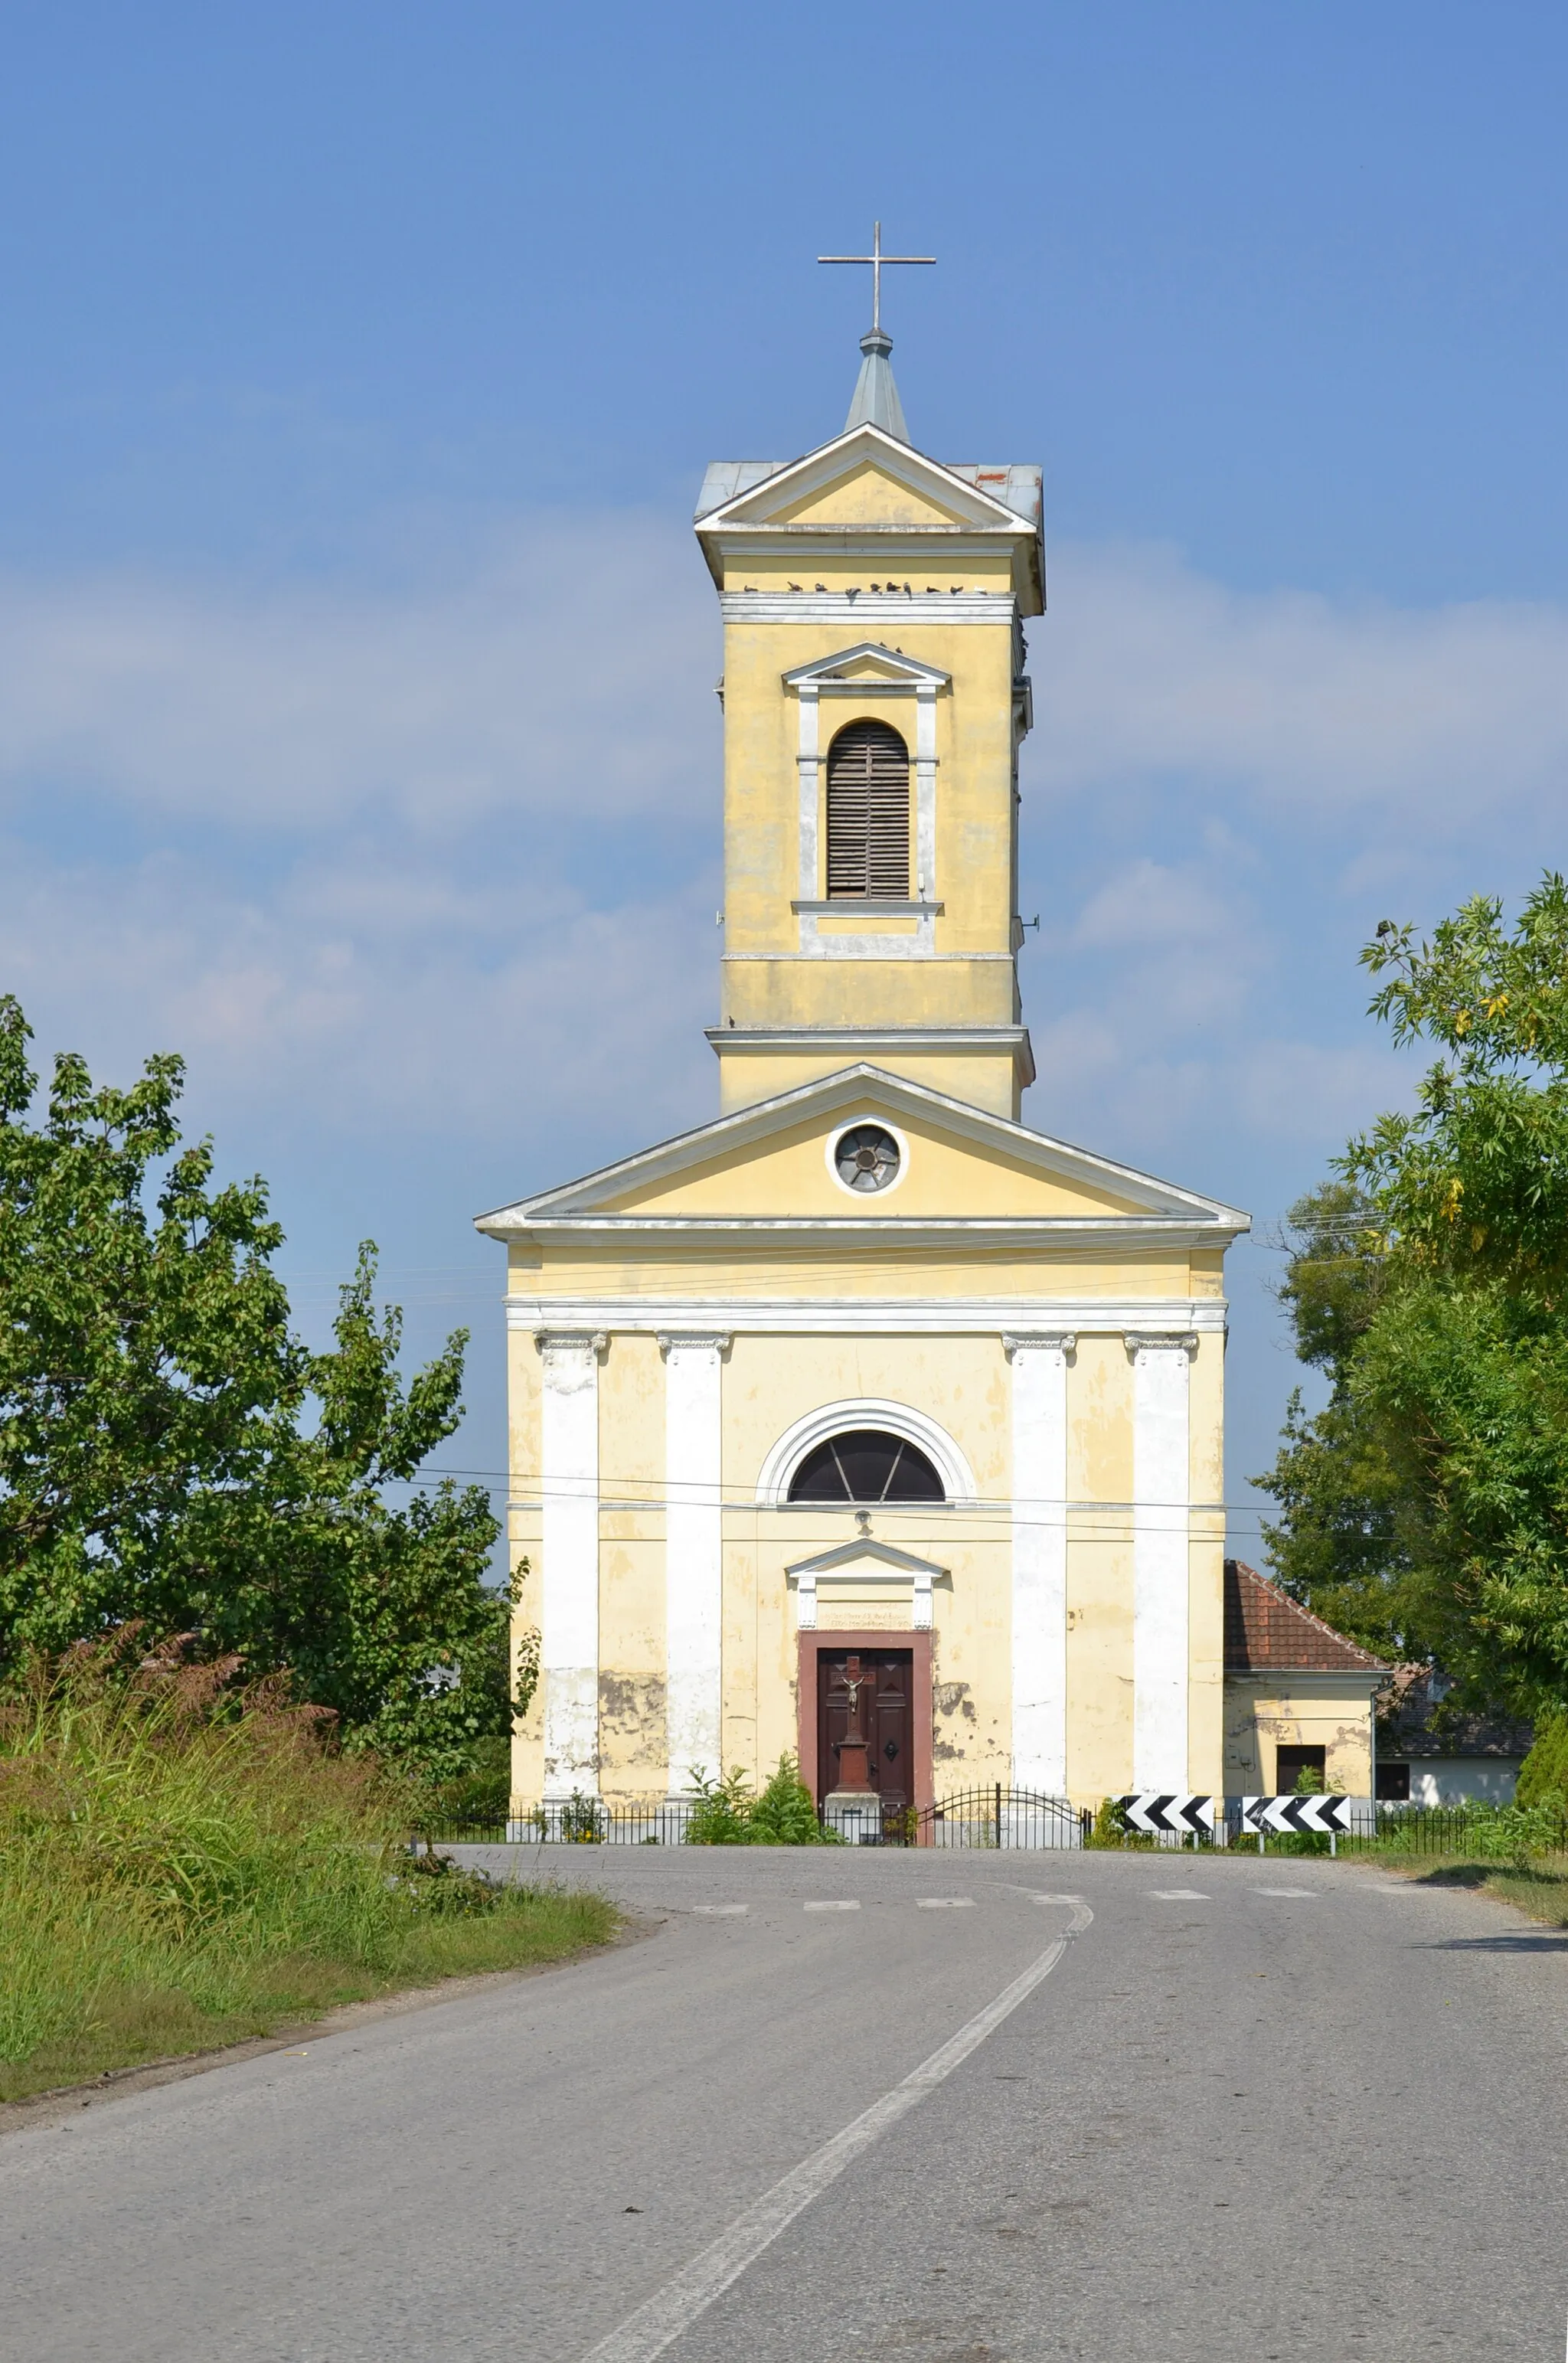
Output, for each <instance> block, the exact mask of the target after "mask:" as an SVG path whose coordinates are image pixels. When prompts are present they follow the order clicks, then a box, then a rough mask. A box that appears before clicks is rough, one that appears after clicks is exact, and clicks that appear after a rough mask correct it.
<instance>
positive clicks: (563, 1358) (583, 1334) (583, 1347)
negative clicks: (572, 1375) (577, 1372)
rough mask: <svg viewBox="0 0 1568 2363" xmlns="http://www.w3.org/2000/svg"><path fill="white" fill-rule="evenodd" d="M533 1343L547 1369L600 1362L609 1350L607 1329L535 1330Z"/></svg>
mask: <svg viewBox="0 0 1568 2363" xmlns="http://www.w3.org/2000/svg"><path fill="white" fill-rule="evenodd" d="M534 1343H535V1345H536V1348H538V1352H539V1359H540V1360H541V1361H542V1362H544V1364H545V1365H546V1367H547V1369H548V1368H549V1367H551V1366H552V1365H555V1366H559V1365H561V1364H563V1363H568V1362H573V1361H576V1362H589V1361H594V1362H602V1360H603V1359H604V1357H605V1355H606V1354H607V1353H608V1352H609V1350H610V1333H609V1331H608V1330H607V1329H536V1330H535V1332H534Z"/></svg>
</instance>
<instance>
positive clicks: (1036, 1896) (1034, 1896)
mask: <svg viewBox="0 0 1568 2363" xmlns="http://www.w3.org/2000/svg"><path fill="white" fill-rule="evenodd" d="M1008 1887H1009V1892H1010V1894H1013V1895H1027V1896H1028V1898H1029V1900H1030V1902H1031V1903H1082V1902H1083V1900H1084V1899H1083V1897H1082V1896H1081V1895H1042V1893H1041V1892H1040V1890H1039V1889H1038V1888H1037V1887H1014V1886H1013V1885H1012V1883H1011V1881H1009V1882H1008Z"/></svg>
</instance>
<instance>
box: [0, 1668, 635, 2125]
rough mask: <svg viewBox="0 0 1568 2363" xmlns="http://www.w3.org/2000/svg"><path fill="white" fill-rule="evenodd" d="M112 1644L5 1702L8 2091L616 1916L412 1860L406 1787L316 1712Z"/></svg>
mask: <svg viewBox="0 0 1568 2363" xmlns="http://www.w3.org/2000/svg"><path fill="white" fill-rule="evenodd" d="M124 1657H125V1644H124V1643H123V1642H122V1643H121V1644H120V1645H119V1647H111V1648H107V1649H104V1650H98V1651H92V1650H85V1649H83V1650H78V1651H74V1652H72V1654H71V1655H70V1656H69V1657H68V1658H67V1659H65V1660H63V1661H62V1662H58V1663H55V1664H52V1665H39V1666H37V1667H35V1668H34V1669H33V1670H31V1672H30V1673H29V1674H28V1677H27V1678H26V1680H25V1681H24V1682H23V1684H22V1686H21V1687H20V1688H19V1689H18V1690H17V1691H15V1692H12V1693H11V1694H10V1695H9V1696H8V1697H7V1698H6V1700H5V1701H4V1702H3V1703H0V2099H4V2098H12V2097H15V2096H16V2095H17V2093H18V2092H20V2091H28V2090H37V2089H39V2086H40V2084H44V2083H47V2082H49V2081H50V2080H55V2081H65V2080H70V2079H71V2078H72V2076H75V2075H79V2074H93V2073H97V2072H100V2071H101V2069H104V2068H105V2067H113V2066H118V2065H122V2064H130V2063H133V2062H134V2061H135V2060H137V2059H138V2058H148V2057H156V2056H160V2054H162V2053H166V2052H178V2051H182V2050H190V2049H192V2048H198V2047H202V2046H203V2045H204V2044H207V2043H217V2042H223V2041H226V2040H228V2039H231V2038H232V2037H233V2036H236V2035H240V2034H247V2033H256V2032H261V2031H264V2030H265V2028H266V2027H268V2026H269V2025H272V2024H275V2023H277V2022H278V2021H279V2020H280V2019H281V2018H286V2017H288V2016H290V2015H291V2014H301V2013H307V2012H309V2011H312V2010H317V2009H320V2008H322V2007H324V2006H326V2004H327V2003H329V2002H334V2001H337V2000H347V1999H350V1998H353V1997H356V1996H359V1995H364V1994H367V1993H373V1992H376V1991H385V1990H387V1989H388V1988H390V1987H392V1986H395V1985H406V1984H409V1983H418V1982H422V1981H424V1980H426V1979H433V1978H436V1977H440V1976H443V1975H448V1974H451V1973H452V1972H454V1971H460V1970H465V1969H490V1968H502V1967H506V1966H510V1965H512V1964H513V1963H515V1962H518V1961H525V1960H535V1959H547V1958H558V1957H559V1956H560V1955H561V1954H563V1953H566V1952H569V1951H571V1950H573V1949H575V1948H576V1947H579V1946H581V1945H584V1944H589V1943H595V1942H602V1941H603V1940H604V1939H605V1938H606V1937H607V1936H609V1935H610V1934H611V1933H612V1931H613V1926H614V1921H615V1915H614V1914H613V1911H612V1909H611V1907H610V1906H609V1905H608V1904H607V1903H604V1902H603V1901H602V1899H600V1898H597V1897H591V1896H589V1897H582V1896H568V1895H563V1894H556V1893H550V1892H546V1893H540V1892H534V1893H532V1894H529V1893H527V1892H522V1891H507V1892H504V1893H502V1894H492V1893H491V1892H487V1891H485V1890H483V1889H482V1888H480V1887H479V1886H478V1885H477V1884H476V1883H475V1882H472V1881H468V1880H461V1879H457V1880H453V1879H449V1878H448V1879H440V1878H435V1879H432V1878H429V1877H413V1876H410V1875H409V1869H408V1858H407V1856H406V1854H405V1853H404V1852H403V1847H402V1839H403V1831H404V1830H405V1828H406V1826H407V1813H406V1801H405V1799H404V1798H403V1796H402V1795H401V1794H400V1792H399V1791H398V1789H397V1788H396V1787H395V1785H393V1784H392V1782H390V1781H388V1780H387V1779H386V1778H385V1776H384V1775H382V1774H381V1772H380V1770H379V1769H378V1768H377V1767H376V1766H374V1765H373V1764H371V1763H369V1762H366V1761H365V1760H363V1759H359V1760H355V1759H352V1758H345V1757H343V1756H342V1755H340V1754H338V1753H337V1752H336V1750H335V1749H334V1748H333V1747H331V1745H330V1744H329V1736H324V1732H323V1729H322V1726H321V1724H320V1721H319V1719H318V1718H317V1717H315V1715H313V1714H311V1713H310V1712H309V1711H308V1710H304V1711H302V1710H299V1709H296V1708H291V1707H289V1706H288V1705H287V1704H286V1703H285V1702H284V1701H283V1699H282V1696H281V1694H280V1693H279V1692H278V1691H277V1690H276V1689H275V1688H271V1687H268V1686H266V1685H263V1686H260V1687H257V1688H252V1689H251V1690H249V1691H248V1692H241V1693H238V1694H234V1693H232V1692H229V1691H228V1689H227V1688H226V1677H228V1676H229V1675H230V1674H231V1673H232V1670H233V1669H232V1668H231V1667H220V1668H197V1667H192V1666H189V1665H186V1664H184V1663H183V1662H182V1660H181V1659H180V1658H179V1656H178V1655H177V1654H175V1653H171V1652H166V1653H163V1654H162V1655H160V1656H157V1657H154V1658H153V1659H149V1660H148V1661H146V1662H145V1663H144V1664H142V1665H141V1666H139V1667H138V1668H135V1669H134V1670H127V1667H126V1666H125V1664H124V1662H123V1661H124Z"/></svg>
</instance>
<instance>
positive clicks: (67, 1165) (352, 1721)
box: [0, 996, 527, 1777]
mask: <svg viewBox="0 0 1568 2363" xmlns="http://www.w3.org/2000/svg"><path fill="white" fill-rule="evenodd" d="M30 1039H31V1035H30V1030H29V1028H28V1025H27V1023H26V1020H25V1018H24V1016H23V1014H22V1011H21V1009H20V1007H19V1006H18V1005H17V1003H16V1001H15V1000H13V999H11V998H10V997H9V996H6V997H4V998H0V1672H3V1671H4V1670H6V1669H7V1668H15V1667H16V1665H17V1663H18V1662H19V1661H20V1660H21V1659H24V1658H25V1657H27V1656H28V1654H30V1653H32V1652H36V1651H40V1650H41V1651H52V1650H58V1649H61V1648H62V1647H66V1646H67V1645H69V1644H70V1643H72V1642H73V1641H76V1640H79V1639H84V1638H88V1637H91V1636H96V1635H101V1634H103V1633H104V1632H105V1631H107V1630H110V1629H112V1628H114V1627H115V1626H116V1625H124V1624H126V1623H127V1622H130V1621H133V1620H136V1621H139V1622H141V1623H143V1624H144V1625H146V1626H147V1628H148V1630H149V1636H151V1637H154V1638H162V1637H165V1636H170V1635H172V1634H175V1633H182V1632H191V1633H195V1634H197V1635H198V1636H200V1643H201V1646H202V1647H203V1649H204V1651H206V1652H209V1653H211V1654H214V1655H217V1654H221V1653H226V1652H228V1651H237V1652H238V1653H239V1654H240V1655H241V1657H242V1658H243V1659H244V1661H245V1664H246V1668H247V1670H248V1672H249V1673H251V1674H256V1675H259V1674H263V1673H269V1672H273V1671H277V1670H282V1669H287V1670H289V1672H290V1674H291V1677H292V1679H293V1683H294V1685H295V1687H296V1689H297V1691H298V1692H299V1693H300V1695H301V1696H302V1697H304V1698H306V1699H309V1700H311V1701H313V1702H315V1703H319V1704H322V1705H326V1706H330V1707H332V1708H333V1709H335V1710H336V1712H337V1714H338V1716H339V1717H340V1718H341V1722H342V1725H343V1728H344V1731H345V1733H346V1735H347V1736H348V1737H349V1738H350V1740H351V1741H352V1742H354V1743H355V1744H373V1745H374V1746H376V1747H379V1748H381V1749H382V1750H383V1751H385V1752H386V1753H388V1754H389V1755H391V1756H392V1757H394V1758H401V1759H403V1760H404V1761H405V1762H407V1763H408V1764H410V1765H411V1766H418V1767H419V1768H421V1769H424V1770H425V1772H426V1773H427V1774H428V1775H429V1776H430V1777H450V1776H451V1775H452V1774H454V1773H457V1772H458V1771H461V1770H462V1769H465V1767H466V1766H467V1764H468V1763H469V1761H470V1760H471V1756H472V1750H473V1747H474V1745H475V1743H476V1742H477V1741H478V1740H479V1739H480V1738H481V1737H482V1736H485V1735H486V1734H493V1733H494V1732H496V1731H497V1730H503V1729H505V1728H507V1727H508V1725H509V1720H510V1708H511V1703H512V1702H511V1695H510V1693H511V1683H510V1681H509V1664H508V1658H507V1640H506V1625H507V1615H508V1603H507V1602H506V1601H505V1600H503V1599H502V1598H501V1597H500V1596H498V1594H497V1593H496V1592H494V1591H493V1590H492V1589H491V1588H490V1587H489V1586H488V1585H487V1582H486V1574H487V1570H488V1566H489V1561H490V1555H491V1548H492V1547H493V1544H494V1541H495V1539H496V1535H497V1531H498V1529H497V1526H496V1522H495V1520H494V1518H493V1517H492V1516H491V1511H490V1506H489V1503H488V1500H487V1498H486V1496H485V1494H484V1492H482V1491H481V1490H480V1488H478V1487H474V1486H470V1487H468V1488H465V1489H463V1490H461V1491H459V1490H458V1489H457V1488H455V1487H454V1486H452V1485H451V1484H450V1483H443V1484H441V1485H439V1486H437V1487H436V1488H435V1489H434V1490H433V1491H422V1490H416V1491H414V1492H412V1493H411V1494H410V1495H409V1497H408V1498H407V1499H406V1500H405V1501H403V1502H402V1503H398V1504H396V1505H393V1504H392V1503H389V1501H388V1499H387V1492H386V1489H387V1488H389V1487H395V1488H398V1489H399V1490H401V1489H402V1488H403V1487H404V1486H407V1485H410V1484H411V1482H412V1481H413V1480H414V1478H415V1476H416V1473H417V1471H418V1470H419V1469H420V1467H421V1466H422V1464H423V1463H424V1461H425V1459H427V1457H428V1456H429V1454H430V1453H431V1452H432V1451H433V1450H434V1449H435V1448H436V1446H437V1445H438V1444H440V1443H441V1441H442V1440H443V1439H444V1438H445V1437H447V1436H449V1435H450V1434H451V1433H452V1430H453V1428H454V1427H455V1426H457V1424H458V1419H459V1418H460V1416H461V1387H462V1368H463V1353H464V1348H465V1346H466V1343H467V1338H466V1334H465V1333H464V1332H462V1331H458V1332H456V1333H455V1334H454V1335H453V1337H450V1338H449V1339H448V1341H447V1347H446V1348H445V1350H444V1351H443V1352H442V1353H441V1354H439V1355H438V1356H437V1357H436V1359H435V1360H434V1361H433V1362H431V1363H430V1364H429V1365H428V1367H427V1368H425V1370H421V1371H419V1372H418V1373H417V1374H416V1375H415V1376H414V1378H413V1379H412V1380H411V1381H409V1382H408V1383H407V1385H406V1386H405V1385H404V1384H403V1381H402V1380H401V1379H400V1377H399V1374H398V1369H397V1362H398V1354H399V1348H400V1345H401V1339H402V1320H401V1315H399V1314H398V1313H397V1312H396V1311H395V1310H394V1309H389V1310H388V1311H386V1312H385V1313H384V1314H381V1315H378V1314H377V1311H376V1307H375V1302H374V1287H375V1256H374V1250H373V1248H370V1247H369V1246H366V1247H364V1248H361V1250H360V1255H359V1267H358V1269H357V1270H356V1272H355V1275H354V1278H353V1279H352V1280H351V1281H349V1282H348V1285H347V1286H346V1287H345V1288H344V1289H343V1290H342V1291H341V1292H340V1302H339V1307H338V1312H337V1320H336V1323H335V1325H334V1329H335V1344H334V1347H333V1348H332V1349H331V1350H330V1351H328V1352H326V1353H321V1354H316V1353H312V1352H311V1351H310V1350H309V1349H308V1348H306V1347H305V1346H304V1344H303V1343H302V1342H301V1340H300V1339H299V1338H298V1337H296V1336H295V1335H294V1333H293V1328H292V1326H291V1324H290V1315H289V1304H288V1298H287V1294H286V1292H285V1290H284V1287H283V1284H282V1281H281V1280H280V1279H279V1277H278V1275H277V1273H276V1272H275V1271H274V1270H273V1269H272V1262H271V1259H272V1258H273V1256H274V1255H275V1254H276V1252H277V1250H278V1248H280V1247H281V1245H282V1230H281V1229H280V1227H279V1226H278V1225H277V1224H276V1222H274V1221H273V1220H272V1219H271V1215H270V1213H269V1209H268V1201H267V1193H266V1189H265V1186H264V1184H263V1183H262V1182H259V1181H250V1182H243V1183H229V1184H226V1185H224V1186H221V1187H220V1186H215V1182H214V1178H213V1176H214V1159H213V1152H212V1148H211V1144H210V1143H209V1142H207V1141H202V1142H199V1143H196V1144H189V1143H185V1142H182V1138H181V1135H180V1127H179V1122H178V1115H177V1108H178V1102H179V1097H180V1092H181V1088H182V1080H183V1069H182V1062H181V1061H180V1060H179V1059H176V1058H172V1057H159V1058H154V1059H149V1061H148V1063H147V1065H146V1067H145V1069H144V1071H143V1073H142V1075H141V1078H140V1080H139V1081H138V1082H137V1083H136V1084H134V1085H133V1086H132V1088H131V1089H130V1090H128V1091H119V1090H116V1089H114V1088H113V1087H111V1086H107V1085H94V1082H92V1079H91V1077H90V1076H89V1074H88V1072H87V1069H86V1067H85V1065H84V1063H83V1060H82V1059H79V1058H76V1057H72V1056H66V1057H61V1058H59V1059H56V1061H55V1066H54V1077H53V1083H52V1087H51V1089H50V1093H49V1097H48V1102H47V1105H46V1106H45V1108H44V1110H43V1111H42V1114H41V1115H40V1116H39V1118H38V1119H37V1120H36V1121H35V1120H34V1117H33V1110H34V1104H35V1098H36V1094H37V1089H38V1079H37V1077H36V1075H35V1074H34V1072H33V1071H32V1069H31V1067H30V1065H29V1063H28V1043H29V1041H30ZM526 1671H527V1668H526V1666H525V1674H526Z"/></svg>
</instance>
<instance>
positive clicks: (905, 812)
mask: <svg viewBox="0 0 1568 2363" xmlns="http://www.w3.org/2000/svg"><path fill="white" fill-rule="evenodd" d="M827 890H828V896H829V899H830V901H836V900H838V899H839V898H841V897H842V898H844V899H845V900H854V899H856V898H862V899H866V900H869V901H873V902H886V903H904V902H907V901H908V900H909V893H910V750H909V749H908V748H907V747H906V746H905V744H904V742H903V740H902V739H901V738H900V736H899V734H898V732H897V731H896V730H894V729H892V728H891V727H889V724H887V723H886V722H871V721H865V722H851V723H848V724H847V725H846V726H845V728H844V729H842V730H841V731H840V732H839V733H838V736H837V737H836V738H834V742H833V744H832V746H831V747H830V748H829V749H828V760H827Z"/></svg>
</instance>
